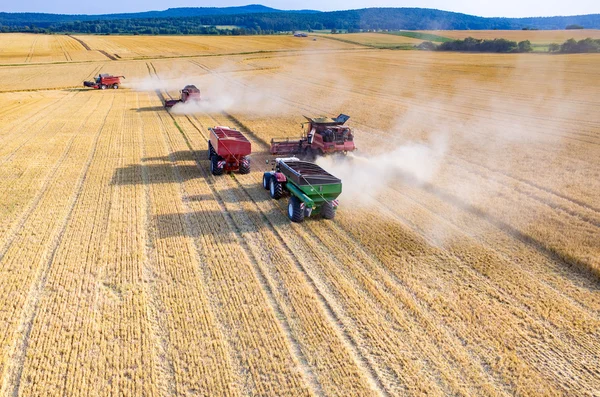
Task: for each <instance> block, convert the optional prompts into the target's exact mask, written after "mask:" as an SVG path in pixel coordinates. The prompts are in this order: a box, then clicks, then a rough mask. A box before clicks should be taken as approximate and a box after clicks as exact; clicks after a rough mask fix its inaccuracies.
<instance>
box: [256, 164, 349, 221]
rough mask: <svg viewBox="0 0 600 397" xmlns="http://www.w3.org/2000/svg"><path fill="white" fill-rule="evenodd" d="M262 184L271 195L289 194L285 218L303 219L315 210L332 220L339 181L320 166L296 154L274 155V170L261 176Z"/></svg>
mask: <svg viewBox="0 0 600 397" xmlns="http://www.w3.org/2000/svg"><path fill="white" fill-rule="evenodd" d="M263 187H264V188H265V189H266V190H268V191H269V194H270V195H271V198H273V199H275V200H279V199H280V198H281V197H283V196H284V195H289V196H290V198H289V201H288V218H290V220H291V221H292V222H302V221H303V220H304V218H305V217H309V216H311V215H312V214H313V213H314V212H316V213H319V214H321V216H322V217H323V218H325V219H333V218H334V217H335V212H336V211H337V207H338V205H339V201H338V200H337V198H338V196H339V195H340V194H341V193H342V181H341V180H340V179H338V178H336V177H335V176H333V175H331V174H330V173H328V172H327V171H325V170H324V169H323V168H321V167H319V166H318V165H316V164H314V163H310V162H308V161H301V160H299V159H298V158H296V157H288V158H277V159H275V167H274V169H273V171H269V172H265V173H264V175H263Z"/></svg>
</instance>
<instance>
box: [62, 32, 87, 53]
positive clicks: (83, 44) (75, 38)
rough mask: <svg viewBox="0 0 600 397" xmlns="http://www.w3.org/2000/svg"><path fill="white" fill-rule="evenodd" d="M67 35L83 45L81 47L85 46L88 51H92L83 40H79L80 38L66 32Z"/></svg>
mask: <svg viewBox="0 0 600 397" xmlns="http://www.w3.org/2000/svg"><path fill="white" fill-rule="evenodd" d="M67 37H70V38H72V39H73V40H75V41H77V42H78V43H79V44H81V45H82V46H83V48H85V49H86V50H88V51H93V50H92V49H91V48H90V46H89V45H87V43H86V42H85V41H83V40H81V39H78V38H77V37H75V36H72V35H70V34H68V35H67Z"/></svg>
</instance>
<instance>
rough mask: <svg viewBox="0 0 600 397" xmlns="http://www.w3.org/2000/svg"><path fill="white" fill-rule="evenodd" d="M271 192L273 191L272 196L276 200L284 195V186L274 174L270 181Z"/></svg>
mask: <svg viewBox="0 0 600 397" xmlns="http://www.w3.org/2000/svg"><path fill="white" fill-rule="evenodd" d="M269 193H271V198H274V199H275V200H279V199H280V198H281V196H283V187H282V186H281V183H279V182H278V181H277V179H275V177H274V176H272V177H271V180H270V181H269Z"/></svg>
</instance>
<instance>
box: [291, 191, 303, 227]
mask: <svg viewBox="0 0 600 397" xmlns="http://www.w3.org/2000/svg"><path fill="white" fill-rule="evenodd" d="M288 218H290V220H291V221H292V222H296V223H300V222H302V221H303V220H304V208H302V201H300V199H299V198H298V197H296V196H292V197H290V200H289V201H288Z"/></svg>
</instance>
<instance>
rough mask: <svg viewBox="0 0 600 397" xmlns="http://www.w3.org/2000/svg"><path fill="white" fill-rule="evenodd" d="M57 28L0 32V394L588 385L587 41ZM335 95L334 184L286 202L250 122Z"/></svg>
mask: <svg viewBox="0 0 600 397" xmlns="http://www.w3.org/2000/svg"><path fill="white" fill-rule="evenodd" d="M436 33H437V34H440V35H441V36H445V32H444V33H442V32H436ZM470 33H473V32H470ZM518 33H520V34H521V33H522V34H525V33H529V32H518ZM536 33H537V32H536ZM344 36H346V35H344ZM58 37H59V36H49V37H47V36H39V37H38V36H33V35H0V42H2V43H9V42H10V43H12V44H11V45H10V47H0V48H3V49H6V52H5V51H2V52H0V58H1V60H0V64H3V65H4V66H2V67H0V100H1V101H2V103H3V106H2V108H0V181H2V182H0V190H1V191H2V194H0V341H1V342H2V343H1V344H0V377H1V379H2V381H1V384H0V395H3V396H4V395H13V396H34V395H44V396H48V395H57V396H58V395H69V396H77V395H81V396H88V395H97V396H108V395H110V396H113V395H114V396H117V395H136V396H151V395H152V396H154V395H156V396H158V395H177V396H194V395H205V396H215V395H223V396H243V395H270V396H288V395H294V396H298V395H301V396H330V395H331V396H350V395H352V396H354V395H357V396H360V395H365V396H367V395H368V396H371V395H379V396H396V395H424V394H428V395H438V396H442V395H473V396H479V395H490V396H505V395H506V396H508V395H523V396H540V395H546V396H560V395H565V396H567V395H569V396H570V395H577V396H595V395H598V393H600V361H599V360H598V359H597V357H599V356H600V203H599V200H598V195H599V193H600V161H598V159H599V158H600V96H599V95H598V92H599V90H600V72H599V70H598V64H599V61H600V56H598V55H597V54H587V55H542V54H524V55H519V54H457V53H430V52H418V51H390V50H377V49H372V48H365V47H361V46H358V45H354V44H347V43H343V42H338V41H335V40H321V39H319V40H318V41H316V42H314V41H312V40H310V39H308V40H303V39H295V38H290V37H235V38H234V37H231V38H211V37H139V36H137V37H112V36H95V37H92V36H77V39H79V40H81V41H82V42H83V43H85V44H86V45H87V46H88V47H89V48H90V50H87V49H85V48H84V49H83V50H82V49H81V48H78V49H77V48H76V47H77V45H81V46H82V47H83V44H81V43H80V42H79V41H77V40H73V43H72V45H73V46H74V47H73V49H72V50H68V49H67V40H72V39H70V38H68V37H66V36H63V37H62V42H63V45H62V47H61V46H60V45H57V44H56V43H58V42H59V41H57V40H58ZM391 37H394V36H391ZM504 37H505V36H504ZM31 38H32V39H31ZM506 38H509V37H506ZM399 39H402V40H408V39H407V38H403V37H399ZM53 43H54V44H53ZM69 43H70V42H69ZM42 48H43V51H42V50H41V49H42ZM38 49H40V50H39V51H38ZM103 52H104V53H106V54H109V55H111V56H113V57H114V58H115V59H111V58H110V57H107V56H106V55H103ZM76 53H77V54H78V55H77V56H81V58H76V56H75V54H76ZM30 54H31V55H30ZM65 54H73V58H72V60H64V58H65ZM82 54H83V55H82ZM86 54H88V55H89V58H86ZM115 54H116V55H119V57H115ZM99 56H101V57H102V58H99ZM164 56H168V57H169V58H168V59H164V58H162V57H164ZM61 57H62V58H63V60H64V62H62V61H61V62H60V63H56V62H58V60H59V59H60V58H61ZM136 58H144V59H136ZM53 62H54V63H53ZM7 64H12V65H7ZM100 72H102V73H114V74H123V75H125V76H126V77H127V79H126V80H125V83H124V84H123V86H122V89H119V90H107V91H100V90H89V89H87V90H86V89H83V88H82V87H81V81H82V80H84V79H89V78H91V77H92V76H94V75H97V74H98V73H100ZM188 83H193V84H196V85H197V86H198V87H199V88H200V89H201V90H202V92H203V98H204V99H205V100H204V101H203V102H202V104H201V105H200V106H197V107H196V108H193V109H191V110H188V111H186V112H185V114H184V113H182V112H177V111H175V108H174V111H173V112H172V113H168V112H166V111H165V110H164V109H163V106H162V100H161V97H163V96H164V97H168V96H173V97H176V96H177V95H178V89H180V88H182V87H183V85H185V84H188ZM340 112H344V113H346V114H348V115H350V116H351V119H350V121H349V122H348V124H349V125H350V126H352V127H353V128H354V131H355V135H356V142H357V146H358V147H359V149H360V150H359V152H358V153H357V154H356V155H354V156H350V157H349V158H346V159H341V158H340V159H331V158H328V159H320V160H318V161H319V163H321V164H322V165H323V166H324V167H326V168H327V169H328V170H329V171H331V172H332V173H333V174H334V175H337V176H340V177H342V179H343V186H344V193H343V194H342V196H341V198H340V203H341V204H340V209H339V210H338V213H337V215H336V218H335V220H333V221H326V220H322V219H320V218H314V219H313V218H311V219H307V220H306V221H305V222H304V223H302V224H292V223H290V222H289V221H288V218H287V212H286V209H287V208H286V207H287V205H286V204H287V200H280V201H274V200H271V199H270V197H269V196H268V193H267V192H265V190H263V189H262V186H261V179H262V172H263V171H266V170H268V169H270V167H269V166H268V165H266V164H265V160H266V159H269V158H270V157H269V156H268V155H267V153H268V142H269V141H270V139H271V138H272V137H280V136H290V137H294V136H298V135H300V133H301V130H300V125H299V124H300V123H301V122H302V121H303V120H304V119H303V118H302V115H303V114H306V115H320V114H324V115H333V116H335V115H337V114H338V113H340ZM215 125H229V126H231V127H236V128H239V129H240V130H242V131H244V132H246V133H247V136H248V138H249V139H250V140H251V141H252V144H253V151H254V154H253V155H252V167H253V171H252V172H251V173H250V174H248V175H239V174H233V175H232V176H221V177H213V176H212V175H211V174H210V172H209V164H208V160H207V156H206V150H207V142H206V138H207V129H208V128H209V127H213V126H215Z"/></svg>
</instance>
